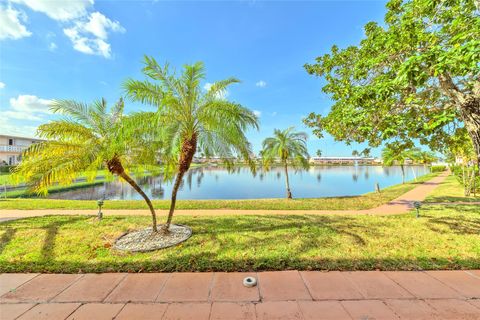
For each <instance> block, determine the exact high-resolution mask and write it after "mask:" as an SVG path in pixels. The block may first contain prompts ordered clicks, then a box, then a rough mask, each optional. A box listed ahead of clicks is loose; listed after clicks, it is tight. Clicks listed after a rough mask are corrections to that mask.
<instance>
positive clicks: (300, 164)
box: [261, 127, 309, 199]
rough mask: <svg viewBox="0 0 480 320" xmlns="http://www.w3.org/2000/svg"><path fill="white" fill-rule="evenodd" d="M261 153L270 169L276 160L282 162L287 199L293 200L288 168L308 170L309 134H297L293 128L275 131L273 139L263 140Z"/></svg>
mask: <svg viewBox="0 0 480 320" xmlns="http://www.w3.org/2000/svg"><path fill="white" fill-rule="evenodd" d="M262 145H263V150H262V152H261V155H262V159H263V163H264V164H265V167H266V168H267V169H268V168H270V166H271V165H272V163H273V162H274V161H276V160H280V162H281V164H282V165H283V167H284V169H285V185H286V188H287V198H288V199H292V192H291V191H290V182H289V179H288V167H289V166H291V167H293V168H301V169H308V167H309V164H308V158H309V155H308V151H307V134H306V133H304V132H295V131H294V128H293V127H290V128H288V129H285V130H278V129H275V130H274V132H273V137H270V138H266V139H265V140H263V144H262Z"/></svg>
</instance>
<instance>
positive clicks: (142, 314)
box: [115, 303, 168, 320]
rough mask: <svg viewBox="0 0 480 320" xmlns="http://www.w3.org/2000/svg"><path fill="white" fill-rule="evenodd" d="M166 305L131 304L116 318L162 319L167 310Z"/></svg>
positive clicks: (119, 319)
mask: <svg viewBox="0 0 480 320" xmlns="http://www.w3.org/2000/svg"><path fill="white" fill-rule="evenodd" d="M167 307H168V304H166V303H148V304H143V303H135V304H133V303H129V304H126V305H125V307H124V308H123V309H122V311H120V313H119V314H118V315H117V316H116V317H115V320H137V319H142V320H157V319H162V317H163V314H164V313H165V311H166V310H167Z"/></svg>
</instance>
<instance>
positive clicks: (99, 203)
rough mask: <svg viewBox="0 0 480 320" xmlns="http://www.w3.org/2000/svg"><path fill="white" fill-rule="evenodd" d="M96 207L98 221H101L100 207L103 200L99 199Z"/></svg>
mask: <svg viewBox="0 0 480 320" xmlns="http://www.w3.org/2000/svg"><path fill="white" fill-rule="evenodd" d="M97 205H98V214H97V215H98V220H102V218H103V213H102V206H103V199H99V200H98V201H97Z"/></svg>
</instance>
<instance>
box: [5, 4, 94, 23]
mask: <svg viewBox="0 0 480 320" xmlns="http://www.w3.org/2000/svg"><path fill="white" fill-rule="evenodd" d="M11 1H12V2H15V3H19V4H24V5H26V6H27V7H29V8H30V9H32V10H33V11H37V12H42V13H44V14H46V15H47V16H49V17H50V18H52V19H54V20H58V21H69V20H72V19H76V18H80V17H83V16H85V15H86V14H87V9H88V8H89V7H91V6H92V5H93V0H11Z"/></svg>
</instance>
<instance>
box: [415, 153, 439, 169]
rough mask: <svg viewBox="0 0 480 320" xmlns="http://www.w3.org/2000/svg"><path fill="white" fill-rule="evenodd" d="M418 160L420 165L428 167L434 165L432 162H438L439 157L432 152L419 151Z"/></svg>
mask: <svg viewBox="0 0 480 320" xmlns="http://www.w3.org/2000/svg"><path fill="white" fill-rule="evenodd" d="M417 159H418V161H419V162H420V163H422V164H423V165H425V166H427V165H429V164H432V162H435V161H437V159H438V157H437V156H436V155H435V153H433V152H432V151H421V150H420V151H419V153H418V155H417Z"/></svg>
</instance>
